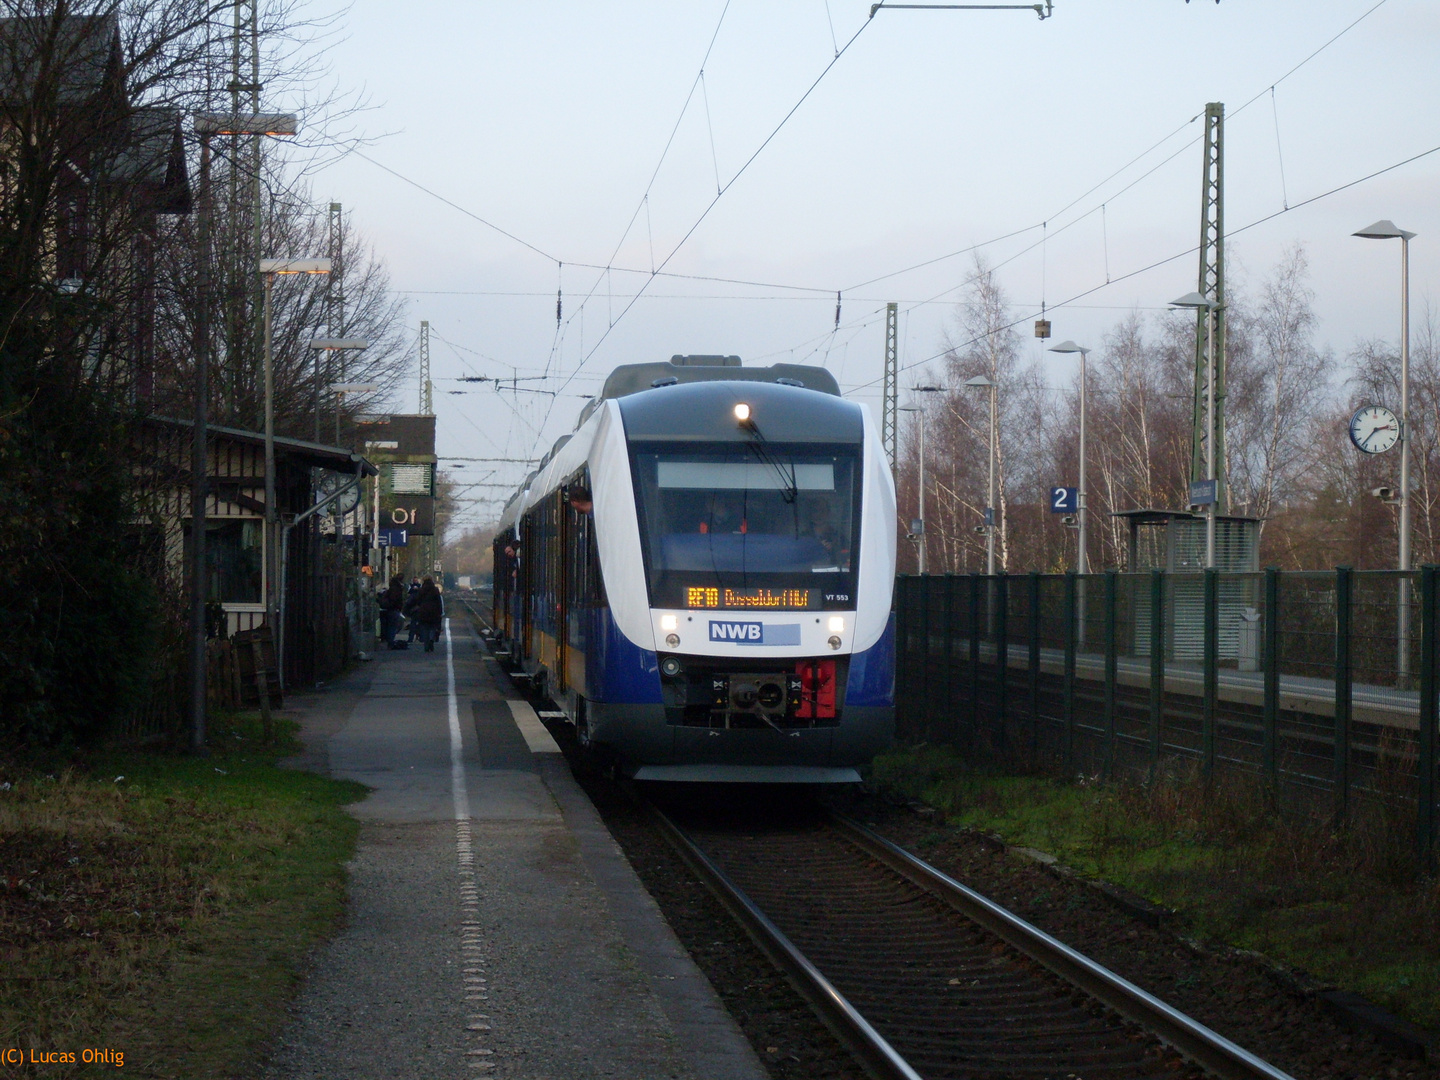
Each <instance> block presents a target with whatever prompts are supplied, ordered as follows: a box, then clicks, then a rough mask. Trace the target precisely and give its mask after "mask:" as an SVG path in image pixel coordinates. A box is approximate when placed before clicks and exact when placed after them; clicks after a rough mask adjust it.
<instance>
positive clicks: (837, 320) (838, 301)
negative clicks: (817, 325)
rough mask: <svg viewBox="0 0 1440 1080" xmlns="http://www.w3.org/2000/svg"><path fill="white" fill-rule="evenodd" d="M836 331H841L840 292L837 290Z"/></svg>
mask: <svg viewBox="0 0 1440 1080" xmlns="http://www.w3.org/2000/svg"><path fill="white" fill-rule="evenodd" d="M835 329H836V330H839V329H840V290H838V289H837V290H835Z"/></svg>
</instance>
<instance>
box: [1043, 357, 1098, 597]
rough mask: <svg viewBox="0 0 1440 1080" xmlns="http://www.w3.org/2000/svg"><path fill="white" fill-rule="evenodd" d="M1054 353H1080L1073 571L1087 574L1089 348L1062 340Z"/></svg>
mask: <svg viewBox="0 0 1440 1080" xmlns="http://www.w3.org/2000/svg"><path fill="white" fill-rule="evenodd" d="M1050 351H1051V352H1054V353H1079V354H1080V485H1079V487H1077V488H1076V489H1075V516H1076V518H1077V519H1078V520H1077V524H1078V525H1079V529H1078V530H1077V532H1078V533H1079V536H1078V546H1077V549H1076V552H1075V572H1076V573H1077V574H1088V573H1089V572H1090V559H1089V555H1088V549H1087V548H1086V547H1085V520H1086V516H1087V515H1086V511H1085V405H1086V401H1087V399H1088V397H1089V393H1088V389H1087V387H1086V379H1085V360H1086V358H1087V357H1088V356H1089V355H1090V350H1089V349H1087V348H1085V346H1083V345H1076V344H1075V342H1073V341H1062V342H1061V343H1060V344H1059V345H1052V346H1050Z"/></svg>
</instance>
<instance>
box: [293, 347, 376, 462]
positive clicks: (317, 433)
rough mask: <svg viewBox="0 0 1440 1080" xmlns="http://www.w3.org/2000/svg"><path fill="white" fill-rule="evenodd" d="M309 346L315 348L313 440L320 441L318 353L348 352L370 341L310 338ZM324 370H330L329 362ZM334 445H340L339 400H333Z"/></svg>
mask: <svg viewBox="0 0 1440 1080" xmlns="http://www.w3.org/2000/svg"><path fill="white" fill-rule="evenodd" d="M308 347H309V348H311V349H314V350H315V441H316V442H317V443H318V442H319V441H320V353H321V352H322V351H328V352H350V351H355V350H359V349H368V348H369V347H370V342H368V341H366V340H365V339H364V338H311V339H310V343H309V346H308ZM325 371H326V373H327V374H328V373H329V371H330V363H329V361H328V360H327V361H326V363H325ZM335 445H336V446H339V445H340V402H339V400H338V399H337V400H336V402H335Z"/></svg>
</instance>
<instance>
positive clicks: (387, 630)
mask: <svg viewBox="0 0 1440 1080" xmlns="http://www.w3.org/2000/svg"><path fill="white" fill-rule="evenodd" d="M404 607H405V577H404V575H403V574H395V575H394V576H392V577H391V578H390V585H389V586H388V587H387V588H386V589H385V590H384V591H383V592H382V593H381V594H380V637H381V639H382V640H383V641H384V642H385V647H386V648H387V649H393V648H395V635H396V634H397V633H399V632H400V620H401V619H402V618H403V616H402V615H401V611H402V610H403V609H404Z"/></svg>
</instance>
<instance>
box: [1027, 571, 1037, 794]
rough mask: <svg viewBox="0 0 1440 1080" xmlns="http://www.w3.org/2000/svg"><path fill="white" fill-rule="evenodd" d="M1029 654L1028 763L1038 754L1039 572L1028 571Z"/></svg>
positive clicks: (1034, 762) (1033, 761)
mask: <svg viewBox="0 0 1440 1080" xmlns="http://www.w3.org/2000/svg"><path fill="white" fill-rule="evenodd" d="M1029 630H1030V642H1029V644H1030V655H1029V656H1028V657H1027V658H1026V662H1027V669H1028V670H1027V671H1026V674H1027V675H1028V676H1029V679H1030V764H1031V765H1035V764H1036V762H1037V759H1038V757H1039V754H1040V574H1039V572H1038V571H1034V570H1032V571H1031V572H1030V627H1029Z"/></svg>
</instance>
